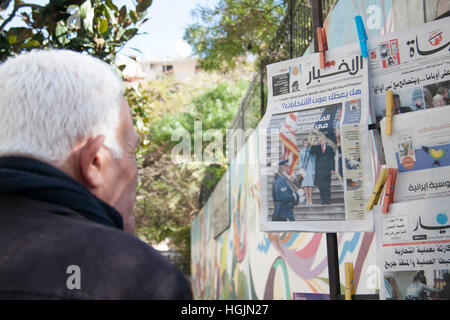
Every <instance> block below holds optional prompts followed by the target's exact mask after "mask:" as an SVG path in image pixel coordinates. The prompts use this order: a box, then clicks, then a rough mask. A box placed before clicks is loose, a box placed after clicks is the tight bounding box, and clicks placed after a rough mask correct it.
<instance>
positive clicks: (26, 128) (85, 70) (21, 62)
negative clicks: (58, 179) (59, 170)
mask: <svg viewBox="0 0 450 320" xmlns="http://www.w3.org/2000/svg"><path fill="white" fill-rule="evenodd" d="M121 97H123V85H122V81H121V80H120V79H119V77H118V76H117V75H116V74H115V73H114V71H113V70H112V69H111V67H110V66H109V65H108V64H106V63H104V62H102V61H101V60H99V59H96V58H93V57H91V56H88V55H85V54H81V53H77V52H73V51H68V50H36V51H32V52H30V53H26V54H22V55H19V56H17V57H14V58H11V59H9V60H7V61H6V62H4V63H3V64H0V156H13V155H18V156H21V155H23V156H27V155H28V156H31V157H34V158H37V159H40V160H43V161H47V162H49V163H52V164H62V163H63V162H64V161H65V160H66V159H67V158H68V157H69V155H70V153H71V151H72V149H73V148H74V146H75V144H76V143H77V142H78V141H79V140H80V139H83V138H85V139H88V138H91V137H94V138H95V137H96V136H98V135H101V134H103V135H104V136H105V138H106V139H105V143H104V145H105V146H106V147H108V148H109V149H110V151H111V153H112V155H113V157H116V158H117V157H121V156H122V148H121V146H120V144H119V141H118V137H117V128H118V125H119V117H120V110H121Z"/></svg>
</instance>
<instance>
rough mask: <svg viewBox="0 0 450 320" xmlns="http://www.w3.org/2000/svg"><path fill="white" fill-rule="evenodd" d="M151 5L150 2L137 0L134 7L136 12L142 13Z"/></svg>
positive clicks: (149, 0) (150, 0)
mask: <svg viewBox="0 0 450 320" xmlns="http://www.w3.org/2000/svg"><path fill="white" fill-rule="evenodd" d="M151 5H152V0H138V4H137V6H136V11H137V12H143V11H145V10H147V9H148V7H150V6H151Z"/></svg>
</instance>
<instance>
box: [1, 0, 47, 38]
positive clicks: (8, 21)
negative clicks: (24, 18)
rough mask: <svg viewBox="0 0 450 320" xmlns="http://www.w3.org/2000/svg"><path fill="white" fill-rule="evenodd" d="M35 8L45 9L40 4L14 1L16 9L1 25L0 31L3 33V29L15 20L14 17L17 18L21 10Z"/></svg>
mask: <svg viewBox="0 0 450 320" xmlns="http://www.w3.org/2000/svg"><path fill="white" fill-rule="evenodd" d="M26 7H29V8H33V9H43V8H44V7H43V6H40V5H38V4H33V3H18V1H14V9H13V11H12V12H11V14H10V15H9V17H8V18H6V19H5V20H4V21H3V23H2V24H1V25H0V31H3V29H4V28H5V27H6V25H7V24H8V23H10V22H11V20H12V19H14V17H15V16H16V13H17V11H19V9H22V8H26Z"/></svg>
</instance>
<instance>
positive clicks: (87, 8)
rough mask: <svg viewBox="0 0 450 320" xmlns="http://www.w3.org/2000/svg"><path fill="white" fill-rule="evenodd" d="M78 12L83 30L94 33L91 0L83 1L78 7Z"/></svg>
mask: <svg viewBox="0 0 450 320" xmlns="http://www.w3.org/2000/svg"><path fill="white" fill-rule="evenodd" d="M80 14H81V18H82V21H83V27H84V29H85V30H87V31H89V32H91V33H94V29H93V23H94V9H93V8H92V5H91V1H90V0H87V1H85V2H84V3H83V4H82V5H81V8H80Z"/></svg>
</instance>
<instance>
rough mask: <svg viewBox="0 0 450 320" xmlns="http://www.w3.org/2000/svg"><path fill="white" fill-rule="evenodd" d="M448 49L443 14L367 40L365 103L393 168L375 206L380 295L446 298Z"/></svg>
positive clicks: (448, 21)
mask: <svg viewBox="0 0 450 320" xmlns="http://www.w3.org/2000/svg"><path fill="white" fill-rule="evenodd" d="M449 50H450V18H445V19H442V20H438V21H435V22H432V23H428V24H425V25H422V26H420V27H417V28H411V29H409V30H407V31H405V32H402V33H393V34H389V35H386V36H383V37H379V38H376V39H373V40H371V41H370V42H369V61H370V72H371V78H370V90H371V91H370V95H371V105H372V106H374V109H373V111H374V113H375V116H376V119H377V120H381V134H382V141H383V148H384V155H385V159H386V166H387V167H389V168H397V169H398V174H397V178H396V183H395V188H394V203H393V204H392V205H391V206H390V209H389V213H388V214H383V213H382V212H381V206H378V207H377V208H376V212H375V221H376V222H375V234H376V239H377V240H376V242H377V248H378V249H377V251H378V257H379V259H380V261H379V267H380V271H381V280H382V283H381V284H380V288H381V290H380V297H381V298H382V299H449V298H450V296H449V287H448V286H449V285H450V234H449V233H450V224H449V222H448V217H449V216H450V197H449V196H450V193H449V192H450V106H449V102H450V101H449V97H448V90H449V84H450V54H449ZM387 90H392V91H393V93H394V114H395V115H394V117H393V122H392V134H391V135H386V134H385V127H386V119H385V118H384V116H385V108H386V107H385V105H386V103H385V101H386V91H387ZM380 201H383V199H381V200H380Z"/></svg>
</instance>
